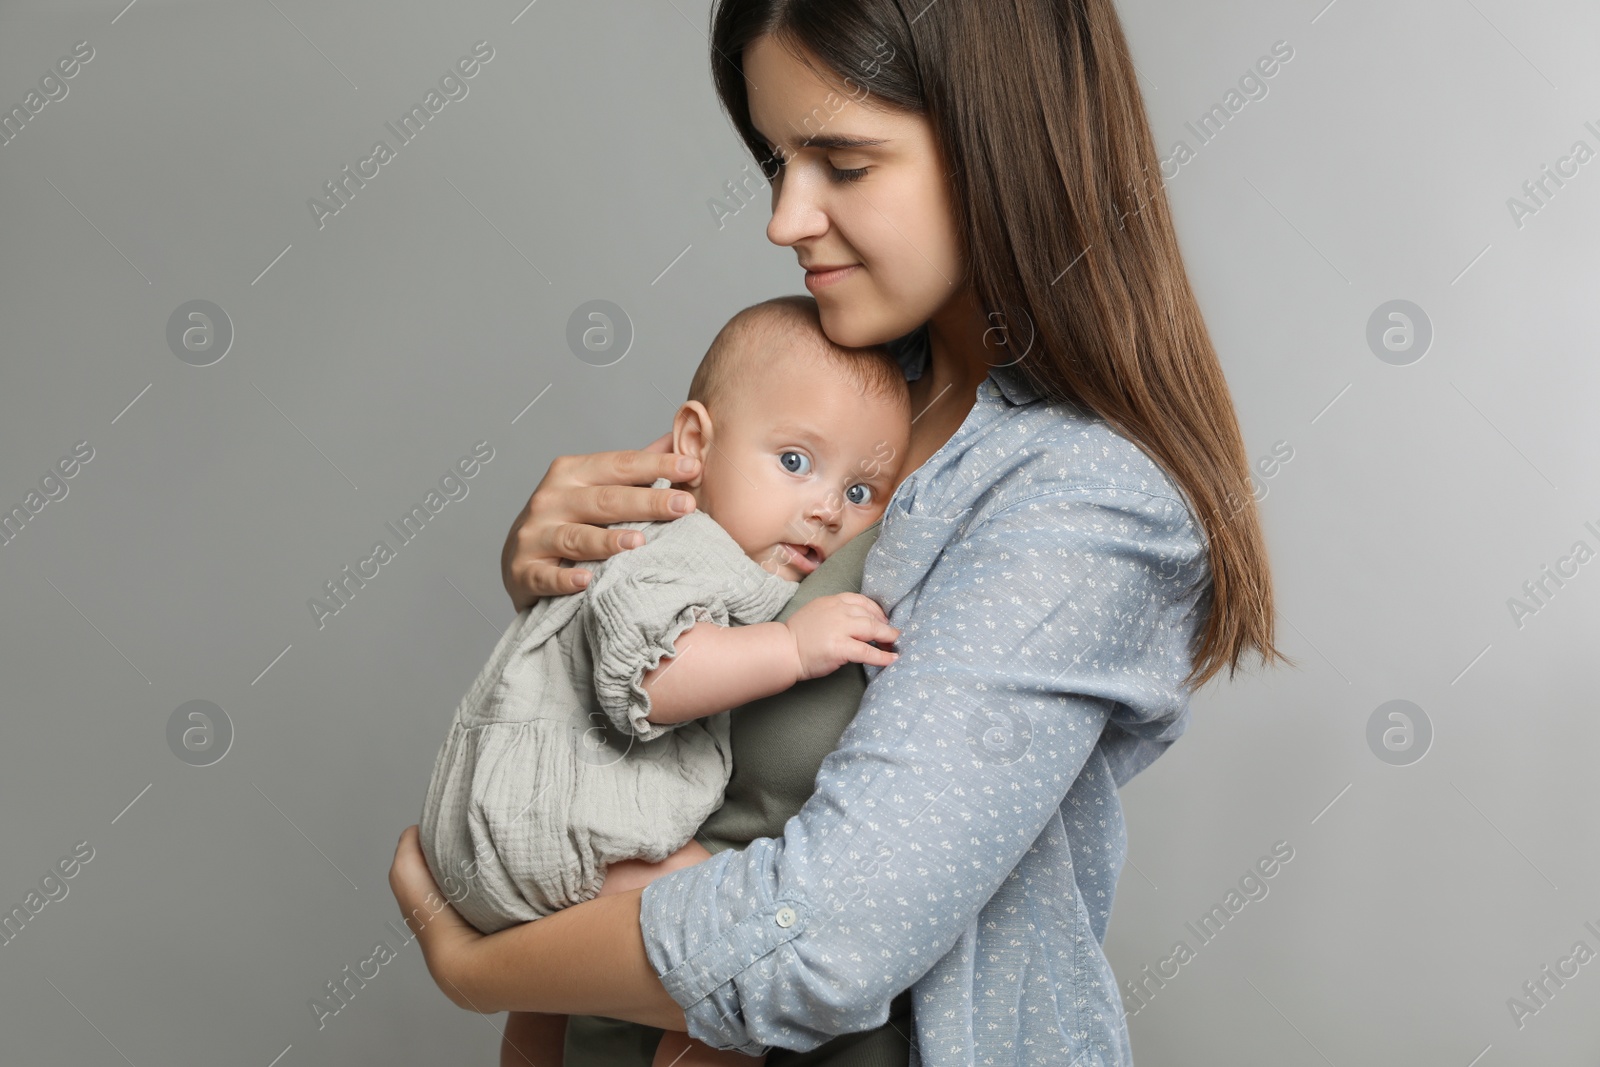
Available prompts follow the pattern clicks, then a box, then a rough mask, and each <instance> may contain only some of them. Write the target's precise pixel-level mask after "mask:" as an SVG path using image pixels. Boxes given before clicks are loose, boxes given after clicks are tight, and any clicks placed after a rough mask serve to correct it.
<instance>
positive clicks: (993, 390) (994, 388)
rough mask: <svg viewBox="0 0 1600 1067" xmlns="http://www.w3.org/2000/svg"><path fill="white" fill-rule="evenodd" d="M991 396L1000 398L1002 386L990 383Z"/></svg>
mask: <svg viewBox="0 0 1600 1067" xmlns="http://www.w3.org/2000/svg"><path fill="white" fill-rule="evenodd" d="M989 395H990V396H999V395H1000V386H998V385H996V384H995V383H994V382H990V383H989Z"/></svg>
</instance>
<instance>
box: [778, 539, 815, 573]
mask: <svg viewBox="0 0 1600 1067" xmlns="http://www.w3.org/2000/svg"><path fill="white" fill-rule="evenodd" d="M780 544H781V545H782V546H783V550H784V551H785V552H787V553H788V554H789V562H790V563H791V564H793V565H794V566H795V568H796V569H797V570H799V571H800V573H801V574H810V573H811V572H812V571H814V570H816V569H817V568H818V567H819V566H821V564H822V560H821V559H820V558H818V557H817V555H816V551H817V550H816V549H814V548H811V547H810V546H809V545H792V544H790V543H789V542H787V541H783V542H780Z"/></svg>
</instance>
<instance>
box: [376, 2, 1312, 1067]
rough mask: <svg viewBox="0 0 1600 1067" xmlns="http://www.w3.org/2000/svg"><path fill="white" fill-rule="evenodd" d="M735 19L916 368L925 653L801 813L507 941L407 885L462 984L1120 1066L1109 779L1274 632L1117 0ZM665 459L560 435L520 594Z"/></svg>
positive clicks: (899, 674)
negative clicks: (579, 447)
mask: <svg viewBox="0 0 1600 1067" xmlns="http://www.w3.org/2000/svg"><path fill="white" fill-rule="evenodd" d="M711 43H712V50H711V57H712V66H713V72H714V76H715V81H716V85H717V90H718V93H719V95H720V97H721V99H722V102H723V105H724V107H725V108H726V109H727V110H728V113H729V114H730V115H731V116H732V118H733V120H734V123H735V125H736V127H737V129H738V130H739V133H740V135H741V136H742V137H743V139H744V140H745V142H746V145H747V146H748V147H749V149H750V150H751V152H752V153H754V154H755V155H756V158H757V159H758V160H763V161H766V167H767V173H768V176H769V178H770V180H771V182H772V191H773V217H772V222H771V224H770V225H769V227H768V230H767V234H768V237H769V238H770V239H771V240H772V241H773V242H774V243H776V244H779V245H783V246H786V247H792V248H794V249H795V251H796V254H797V256H798V258H799V261H800V263H801V265H802V266H804V267H806V268H807V269H808V273H807V275H806V284H807V288H808V289H810V290H811V291H812V292H813V294H814V295H815V296H816V298H817V301H818V304H819V308H820V312H821V316H822V322H823V327H824V329H825V330H826V331H827V333H828V335H829V337H831V338H832V339H833V340H835V341H837V342H839V343H840V344H844V345H855V346H859V345H866V344H871V343H877V342H886V341H891V340H894V341H895V343H896V345H897V349H898V351H899V352H900V353H901V358H902V362H903V364H904V365H905V367H906V371H907V377H908V379H910V382H911V388H912V397H913V411H915V412H919V414H918V417H917V421H916V422H915V423H914V426H913V430H914V436H913V439H912V444H911V450H910V454H909V455H908V457H907V462H906V465H905V466H904V467H903V468H902V469H903V470H904V471H905V472H907V473H906V474H905V475H903V480H902V482H901V484H900V485H899V486H898V487H897V489H896V490H895V493H894V496H893V498H892V499H891V501H890V503H889V506H888V510H887V511H886V512H885V515H884V518H883V519H882V520H881V523H880V524H879V526H878V527H877V529H876V534H877V537H878V540H877V541H876V542H875V543H873V544H872V545H871V546H870V549H869V550H868V551H866V552H865V553H864V560H863V571H864V576H863V578H862V584H861V590H862V592H864V593H866V594H867V595H869V596H872V597H873V598H874V599H877V600H878V601H879V602H880V603H881V604H882V605H883V606H884V609H885V610H886V611H887V612H888V613H889V618H890V622H891V623H892V624H893V625H894V626H896V627H898V628H900V629H901V630H902V636H901V639H900V641H899V642H898V644H897V648H898V650H899V651H900V653H901V655H900V659H899V660H898V661H897V662H896V663H895V664H894V665H893V666H891V667H887V668H881V669H880V668H869V669H868V670H867V672H866V678H867V679H869V680H870V681H869V684H868V685H867V686H866V689H865V694H864V696H863V698H862V699H861V702H860V707H859V710H858V711H857V712H856V713H855V715H854V717H853V718H851V719H850V720H849V722H848V725H846V726H845V727H844V728H843V731H842V733H841V734H840V735H839V737H838V741H837V747H836V748H834V749H833V750H832V751H830V752H829V753H827V755H826V757H825V758H824V759H822V760H821V761H820V766H819V767H818V769H817V773H816V775H815V782H814V792H812V794H811V795H810V796H809V797H808V798H807V799H806V800H805V801H804V803H803V804H802V805H801V806H800V807H799V808H798V810H795V811H792V812H788V813H786V814H784V816H783V821H782V822H781V833H772V834H768V835H765V836H758V837H753V838H751V839H749V840H748V841H747V842H746V843H744V847H729V848H725V849H723V850H721V851H718V852H717V853H716V854H715V855H714V856H713V857H712V858H711V859H709V860H707V861H705V862H703V863H700V864H696V865H693V866H690V867H685V868H682V869H680V870H676V871H673V872H671V873H670V874H667V875H665V876H663V877H660V878H658V879H657V880H656V881H654V882H651V883H650V884H649V885H647V886H645V887H643V888H642V889H636V890H632V891H629V892H625V893H620V894H617V895H614V896H608V897H605V898H599V899H596V900H593V901H587V902H585V903H583V904H580V905H577V906H576V907H572V908H569V909H566V910H564V911H562V912H560V913H558V914H556V915H553V916H551V917H549V918H546V919H541V920H539V921H538V922H535V923H530V924H525V925H523V926H519V927H514V928H512V929H509V930H505V931H501V932H500V933H497V934H494V935H491V936H489V937H483V936H481V935H478V934H477V933H476V931H474V930H472V929H471V928H470V927H467V926H466V925H465V924H463V923H462V922H461V921H460V920H459V918H458V917H456V916H454V915H453V912H452V911H451V909H449V908H448V907H447V906H444V905H443V902H442V901H441V900H439V899H438V895H437V893H438V891H437V887H436V886H434V885H433V883H432V880H431V878H429V876H428V874H427V870H426V866H425V865H424V864H423V863H422V860H421V856H420V854H419V853H418V851H417V849H416V845H415V830H414V829H408V830H407V831H406V834H405V835H403V836H402V839H401V843H400V847H399V849H398V850H397V852H396V858H395V865H394V868H393V870H392V871H391V877H390V881H391V885H392V886H393V887H394V890H395V894H396V897H397V899H398V900H399V901H400V904H401V908H402V911H403V912H404V913H406V915H407V917H408V922H410V923H411V924H412V926H413V928H414V929H417V930H418V931H419V940H420V941H421V943H422V946H423V951H424V954H425V956H426V958H427V961H428V967H429V969H430V972H431V973H432V974H433V975H434V977H435V979H436V980H437V981H438V982H439V984H440V986H441V988H442V989H444V991H445V992H446V993H447V994H448V995H449V996H450V997H451V998H452V1000H454V1001H455V1002H456V1003H457V1004H459V1005H461V1006H463V1007H468V1008H471V1009H473V1010H477V1011H482V1012H496V1011H505V1010H512V1011H548V1012H565V1013H570V1014H574V1015H584V1014H587V1015H590V1016H603V1017H607V1018H611V1019H618V1020H624V1021H626V1022H628V1023H632V1024H643V1025H644V1026H646V1027H659V1028H665V1029H672V1030H687V1031H688V1033H689V1034H690V1035H691V1036H694V1037H697V1038H700V1039H701V1040H703V1041H706V1042H707V1043H708V1044H711V1045H713V1046H715V1047H718V1048H738V1049H741V1050H743V1051H747V1052H751V1053H759V1052H762V1051H769V1053H770V1055H769V1058H770V1060H771V1063H772V1064H773V1067H778V1065H779V1064H780V1063H782V1062H784V1061H782V1060H781V1059H780V1056H781V1055H783V1054H784V1053H783V1050H797V1051H800V1052H807V1051H810V1052H818V1051H821V1050H822V1048H823V1046H824V1044H825V1043H830V1042H831V1041H837V1040H840V1038H838V1037H837V1036H836V1035H858V1034H862V1033H870V1032H876V1031H882V1030H883V1028H884V1027H885V1026H886V1025H890V1024H892V1023H893V1019H892V1017H891V1013H892V1012H893V1011H894V1010H895V1008H896V1006H897V1005H898V1006H900V1007H902V1008H903V1007H904V1006H905V1005H907V1004H908V1003H909V1004H910V1005H911V1007H912V1012H913V1018H912V1020H911V1022H912V1024H913V1029H911V1031H910V1032H909V1033H907V1035H906V1037H907V1038H909V1039H910V1047H909V1048H907V1047H904V1046H902V1047H901V1048H900V1049H899V1050H898V1055H899V1057H900V1058H899V1059H898V1060H896V1059H895V1058H894V1057H895V1055H896V1053H891V1052H885V1051H883V1050H882V1048H881V1047H880V1049H879V1051H877V1052H873V1053H870V1054H869V1055H870V1056H871V1057H873V1058H870V1059H857V1060H855V1061H852V1060H849V1059H848V1058H838V1059H833V1060H827V1059H817V1060H812V1061H809V1062H815V1063H823V1062H827V1063H830V1064H843V1063H846V1062H860V1063H865V1062H871V1063H873V1064H879V1063H889V1062H900V1063H913V1064H923V1065H926V1067H933V1065H935V1064H947V1063H948V1064H957V1063H959V1064H969V1063H973V1062H1013V1061H1015V1062H1023V1061H1024V1060H1025V1061H1027V1062H1042V1063H1062V1064H1068V1063H1080V1064H1090V1063H1104V1064H1127V1063H1130V1062H1131V1052H1130V1049H1129V1046H1128V1036H1127V1028H1126V1024H1125V1021H1124V1018H1123V1013H1122V1003H1121V998H1120V996H1119V994H1118V991H1117V988H1116V984H1115V981H1114V978H1113V976H1112V973H1111V970H1110V967H1109V965H1108V964H1107V962H1106V958H1105V954H1104V951H1103V949H1102V944H1103V942H1104V938H1105V931H1106V923H1107V921H1108V919H1109V915H1110V908H1111V902H1112V899H1113V897H1114V894H1115V891H1116V884H1117V878H1118V875H1119V874H1120V871H1121V867H1122V864H1123V860H1124V857H1125V854H1126V846H1125V837H1124V825H1123V821H1122V810H1121V804H1120V801H1119V799H1118V797H1117V792H1116V787H1117V786H1120V785H1122V784H1123V783H1125V782H1126V781H1127V780H1128V779H1129V778H1130V777H1132V775H1134V774H1136V773H1137V772H1138V771H1139V770H1141V769H1143V768H1144V767H1145V766H1147V765H1148V764H1149V763H1150V761H1151V760H1153V759H1155V758H1156V757H1157V756H1159V755H1160V754H1161V752H1163V751H1164V750H1165V749H1166V747H1167V746H1169V745H1170V744H1171V742H1172V741H1173V740H1175V739H1176V738H1177V737H1178V736H1179V735H1180V734H1181V733H1182V732H1183V729H1184V727H1185V726H1186V725H1187V722H1188V703H1189V698H1190V696H1191V694H1192V692H1193V690H1194V689H1196V688H1198V687H1199V686H1200V685H1202V684H1204V683H1205V682H1206V681H1207V680H1208V679H1210V678H1211V677H1213V676H1214V675H1216V674H1217V673H1218V672H1220V671H1221V669H1222V668H1223V667H1224V666H1226V667H1228V669H1229V672H1230V674H1231V673H1232V672H1233V671H1234V670H1235V669H1236V668H1237V666H1238V664H1239V661H1240V659H1241V658H1242V657H1243V656H1244V655H1245V654H1246V653H1248V652H1250V651H1254V652H1256V653H1258V654H1260V655H1261V657H1262V658H1263V660H1264V661H1265V662H1267V663H1271V662H1272V661H1273V660H1274V659H1278V658H1282V657H1281V656H1279V653H1278V652H1277V650H1276V649H1275V648H1274V647H1273V607H1272V585H1271V578H1270V574H1269V571H1268V566H1267V558H1266V552H1265V548H1264V545H1263V541H1262V536H1261V530H1260V526H1259V521H1258V517H1257V513H1256V510H1255V507H1254V501H1253V500H1252V498H1251V495H1250V490H1249V476H1248V470H1247V466H1246V459H1245V453H1244V449H1243V447H1242V443H1241V441H1240V436H1239V431H1238V425H1237V422H1236V420H1235V416H1234V412H1233V406H1232V403H1231V400H1230V398H1229V395H1228V391H1227V386H1226V383H1225V381H1224V378H1223V375H1222V372H1221V369H1220V367H1219V365H1218V362H1217V359H1216V355H1215V352H1214V350H1213V348H1212V346H1211V343H1210V339H1209V337H1208V336H1207V333H1206V329H1205V325H1204V322H1203V320H1202V318H1201V315H1200V312H1199V309H1198V307H1197V304H1196V301H1195V298H1194V295H1193V292H1192V290H1191V288H1190V286H1189V284H1188V280H1187V277H1186V275H1185V272H1184V269H1183V264H1182V260H1181V257H1180V255H1179V250H1178V246H1177V242H1176V239H1175V236H1174V233H1173V227H1172V221H1171V217H1170V214H1169V209H1168V205H1167V202H1166V200H1165V197H1164V195H1163V191H1162V188H1161V185H1160V182H1159V180H1157V179H1156V178H1155V175H1156V174H1157V173H1158V159H1157V156H1156V154H1155V151H1154V147H1153V144H1152V141H1151V138H1150V134H1149V129H1148V122H1147V119H1146V116H1145V112H1144V106H1143V102H1142V99H1141V98H1140V95H1139V92H1138V86H1137V84H1136V82H1135V75H1134V71H1133V67H1132V64H1131V62H1130V61H1129V58H1128V55H1127V49H1126V45H1125V43H1124V39H1123V34H1122V29H1121V26H1120V24H1119V22H1118V19H1117V17H1116V14H1115V10H1114V8H1113V6H1112V3H1111V0H1079V2H1073V3H1066V2H1063V0H1004V2H996V3H985V4H983V5H977V4H972V3H963V2H958V0H942V2H934V3H931V4H925V3H924V0H912V2H911V3H910V4H909V5H908V9H903V8H901V7H900V6H899V4H898V3H896V2H895V0H800V2H794V0H787V2H786V0H737V2H735V0H723V2H720V3H719V4H718V5H717V7H716V9H715V11H714V13H713V33H712V41H711ZM830 268H837V269H830ZM652 447H653V448H659V447H661V443H660V442H657V444H656V445H655V446H652ZM676 459H677V457H674V456H672V455H667V454H660V453H657V452H652V451H646V452H621V453H597V454H594V455H589V456H582V457H564V458H562V459H558V460H557V461H556V462H554V463H552V464H551V467H550V471H549V473H548V474H546V476H545V478H544V480H543V481H542V482H541V483H540V485H539V488H538V490H537V491H536V492H535V493H534V494H533V497H532V499H530V501H529V504H528V508H527V509H526V510H525V511H524V513H523V515H522V516H521V518H520V519H519V521H518V525H517V526H516V527H515V528H514V529H513V531H512V535H511V537H510V538H509V539H508V541H507V545H506V552H505V554H504V555H503V557H502V565H503V568H504V570H505V573H506V585H507V589H508V591H510V593H511V595H512V599H513V601H514V602H515V603H516V604H517V605H518V607H521V606H524V605H525V604H526V603H528V602H531V599H532V598H534V597H537V596H549V595H562V594H566V593H571V592H574V591H576V590H577V589H578V588H581V585H582V581H583V579H584V576H585V572H584V571H583V570H582V569H581V568H572V567H560V566H558V565H557V564H558V562H559V561H560V560H563V559H566V560H588V559H600V558H604V557H607V556H610V555H612V554H613V553H615V552H617V551H621V550H623V549H624V548H625V547H626V545H625V541H624V538H625V537H627V534H626V533H625V532H624V531H618V530H607V529H603V528H599V526H600V524H604V523H610V522H617V521H621V520H627V519H670V518H672V517H674V515H675V512H673V511H672V510H670V508H669V506H668V502H669V500H670V499H671V498H672V497H673V496H674V495H676V494H673V493H672V492H671V490H667V489H663V490H659V491H653V490H650V489H647V488H643V487H642V486H645V485H648V484H649V483H650V482H651V481H653V480H654V478H656V477H657V476H666V477H670V478H673V479H674V480H678V481H681V480H682V479H683V478H684V477H686V475H687V473H688V472H683V471H680V470H679V469H677V468H676V467H675V465H674V461H675V460H676ZM866 536H867V535H866V534H863V535H862V537H863V538H865V537H866ZM858 540H859V539H858ZM841 554H842V553H841ZM812 577H816V576H815V575H813V576H812ZM836 577H837V576H836ZM804 592H806V589H805V587H802V593H804ZM747 710H748V709H739V710H737V711H736V712H735V722H737V721H738V718H737V717H738V716H739V715H740V714H742V713H743V712H745V711H747ZM747 757H748V754H747V753H746V752H744V751H741V750H740V749H739V748H738V744H737V741H736V744H735V754H734V758H735V763H736V765H738V764H740V763H741V762H744V761H745V760H746V759H747ZM769 757H772V754H771V753H769ZM708 825H709V824H708ZM908 993H909V995H908ZM570 1047H571V1043H570V1041H569V1048H570ZM512 1054H513V1055H514V1053H512ZM641 1054H642V1055H644V1056H645V1057H648V1050H647V1049H646V1050H644V1051H643V1052H642V1053H641ZM841 1056H842V1057H848V1051H846V1052H845V1053H842V1054H841ZM506 1062H514V1060H507V1061H506ZM640 1062H647V1060H645V1061H640ZM789 1062H799V1061H797V1060H791V1061H789Z"/></svg>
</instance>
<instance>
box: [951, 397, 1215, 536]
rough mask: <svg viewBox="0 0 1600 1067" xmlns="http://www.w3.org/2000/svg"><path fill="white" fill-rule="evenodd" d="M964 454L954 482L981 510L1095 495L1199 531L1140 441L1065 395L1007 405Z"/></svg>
mask: <svg viewBox="0 0 1600 1067" xmlns="http://www.w3.org/2000/svg"><path fill="white" fill-rule="evenodd" d="M985 437H986V438H990V439H986V440H983V441H979V442H975V444H974V447H973V448H971V449H969V450H967V455H965V456H963V467H965V468H966V469H964V470H961V471H960V472H959V475H960V476H959V477H957V478H956V479H955V483H957V484H959V483H963V482H964V483H965V484H966V485H967V486H969V487H971V488H973V489H979V487H982V488H981V489H980V491H979V492H978V493H976V494H975V497H974V499H972V500H969V501H966V502H965V506H970V507H972V508H973V510H974V511H976V512H978V513H981V514H994V513H996V512H998V511H1002V510H1005V509H1007V508H1011V507H1016V506H1018V505H1023V504H1026V503H1029V502H1035V503H1042V502H1045V501H1047V500H1052V499H1072V500H1082V501H1085V502H1097V503H1101V504H1104V505H1106V506H1109V507H1114V508H1117V509H1119V510H1132V511H1139V512H1142V513H1145V514H1148V515H1152V516H1154V515H1160V514H1168V515H1170V516H1171V519H1172V521H1174V522H1176V523H1178V524H1179V525H1182V526H1186V527H1189V528H1191V533H1192V534H1193V535H1195V536H1197V537H1198V536H1199V535H1200V526H1199V523H1198V522H1197V521H1196V518H1195V516H1194V514H1193V512H1192V509H1191V508H1190V507H1189V504H1188V495H1187V494H1186V493H1184V492H1183V490H1182V489H1181V488H1180V486H1179V485H1178V483H1177V481H1176V479H1174V478H1173V477H1172V476H1171V475H1169V474H1168V473H1167V471H1166V470H1165V469H1164V468H1163V467H1162V466H1161V464H1160V463H1158V462H1157V461H1156V460H1155V459H1154V458H1153V457H1152V456H1151V455H1150V454H1149V453H1147V452H1146V451H1145V450H1144V449H1143V448H1142V447H1140V445H1139V443H1138V442H1136V441H1135V440H1133V439H1132V438H1130V437H1128V436H1127V435H1125V434H1123V433H1122V432H1121V431H1119V430H1117V429H1116V428H1115V427H1114V426H1112V425H1111V424H1110V422H1108V421H1107V420H1106V419H1104V418H1102V417H1101V416H1099V415H1096V414H1094V413H1093V412H1090V411H1088V410H1087V409H1085V408H1084V407H1082V406H1080V405H1077V404H1074V403H1072V402H1070V401H1054V400H1045V399H1039V400H1035V401H1034V402H1032V403H1029V404H1024V405H1021V406H1016V407H1011V408H1010V410H1009V411H1008V412H1006V416H1005V417H1004V418H1002V419H1000V420H998V423H997V425H996V427H995V428H994V430H993V432H992V433H991V434H988V435H985Z"/></svg>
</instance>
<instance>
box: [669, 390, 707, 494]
mask: <svg viewBox="0 0 1600 1067" xmlns="http://www.w3.org/2000/svg"><path fill="white" fill-rule="evenodd" d="M712 434H713V427H712V425H711V412H709V411H707V410H706V406H705V405H704V404H702V403H701V402H700V401H698V400H686V401H684V402H683V403H682V404H681V405H679V407H678V413H677V414H676V415H674V416H673V418H672V450H673V451H674V452H677V453H678V454H680V455H685V456H693V457H694V458H695V459H697V460H699V461H700V473H699V474H696V475H695V476H694V477H693V478H690V479H688V480H687V481H685V482H682V483H680V484H683V485H687V486H689V488H691V489H698V488H700V479H701V478H702V477H704V475H705V469H706V459H707V457H708V456H709V455H710V453H711V442H712Z"/></svg>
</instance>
